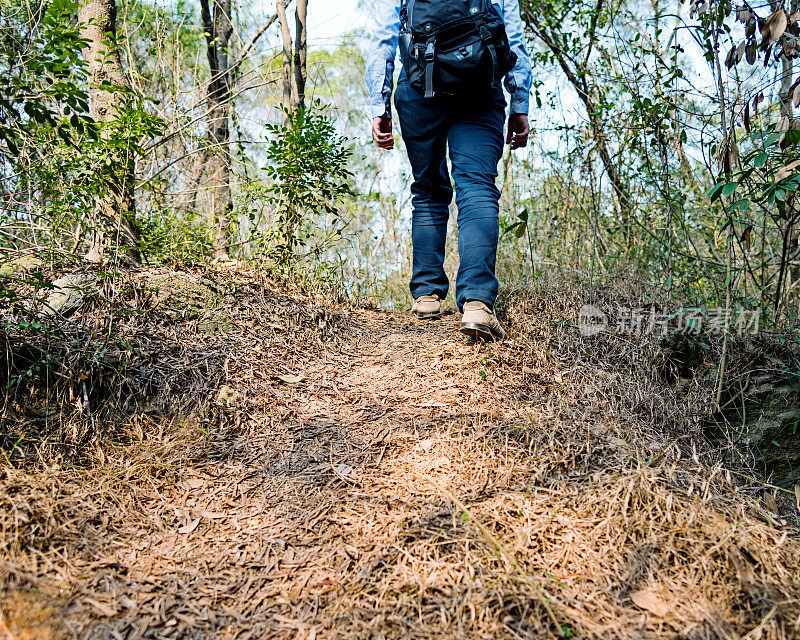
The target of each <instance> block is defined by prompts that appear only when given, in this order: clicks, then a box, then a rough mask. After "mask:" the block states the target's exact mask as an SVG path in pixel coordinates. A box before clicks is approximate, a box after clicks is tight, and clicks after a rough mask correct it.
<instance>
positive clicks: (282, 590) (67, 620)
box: [0, 269, 800, 640]
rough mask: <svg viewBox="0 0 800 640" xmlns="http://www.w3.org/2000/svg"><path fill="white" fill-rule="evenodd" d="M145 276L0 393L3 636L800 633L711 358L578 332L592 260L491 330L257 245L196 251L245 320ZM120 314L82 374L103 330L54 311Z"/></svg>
mask: <svg viewBox="0 0 800 640" xmlns="http://www.w3.org/2000/svg"><path fill="white" fill-rule="evenodd" d="M144 275H145V274H143V272H132V273H129V274H124V275H122V276H121V277H120V278H118V279H115V280H114V281H113V283H107V284H105V285H103V286H102V287H99V288H98V291H97V295H95V296H94V297H89V298H87V302H86V303H85V304H84V306H83V307H82V308H81V309H79V310H77V311H76V312H75V314H74V315H72V316H71V317H70V319H69V322H70V323H71V324H70V326H71V327H73V328H74V330H73V331H71V332H70V333H69V334H67V332H64V334H63V335H60V336H55V335H51V336H50V337H47V338H46V340H50V341H51V342H49V343H46V340H45V338H41V339H40V342H39V343H38V346H37V345H34V346H35V348H36V349H39V352H40V353H45V352H47V353H55V352H57V349H62V350H63V351H61V352H58V353H62V354H63V355H64V357H63V358H59V359H57V361H58V364H57V365H53V368H52V370H53V371H54V372H56V373H57V375H56V373H53V374H51V377H50V378H42V377H39V378H35V377H32V378H31V379H30V380H28V381H26V382H24V383H22V384H20V385H19V386H17V387H16V388H15V393H14V394H11V395H10V397H9V399H8V402H7V404H6V409H5V413H4V416H3V429H4V433H5V434H11V433H12V432H13V433H14V434H15V435H14V436H13V438H12V437H7V438H6V446H5V447H4V449H5V451H6V456H7V457H8V460H7V463H6V464H5V465H4V468H3V471H2V476H0V532H2V534H1V535H2V538H0V570H1V571H2V574H1V575H2V587H3V593H4V597H3V599H2V600H0V610H2V612H3V618H2V621H3V624H5V625H6V626H7V627H8V629H11V625H14V629H16V630H15V631H8V632H6V630H5V629H4V628H3V627H2V626H0V632H6V633H10V634H12V635H11V636H10V637H14V638H17V637H35V638H40V637H41V638H48V637H52V638H70V637H75V636H77V637H80V638H110V637H122V638H131V639H132V638H146V637H159V638H209V637H215V638H287V639H288V638H303V639H306V640H311V639H312V638H313V639H316V638H420V639H421V638H425V639H429V638H470V639H473V638H546V637H556V636H558V635H559V634H561V635H570V634H571V635H572V636H573V637H577V638H603V639H606V638H618V639H621V640H622V639H626V640H627V639H631V640H633V639H635V640H640V639H642V638H654V639H655V638H658V639H661V638H691V639H697V640H699V639H705V638H708V639H711V638H714V639H716V638H724V639H729V638H731V639H732V638H748V640H756V639H759V638H775V639H783V638H786V639H789V638H795V637H798V635H800V599H799V598H800V585H799V584H798V578H797V576H798V575H800V544H798V541H797V537H796V532H795V530H794V529H793V528H791V527H790V526H788V525H786V524H785V523H784V522H783V521H782V519H781V517H780V514H778V513H775V512H772V511H770V510H769V509H767V508H765V507H764V506H762V505H761V504H759V502H758V501H757V500H756V499H754V498H755V497H756V496H755V494H754V491H753V486H752V485H748V486H745V485H742V484H741V483H739V482H737V481H735V478H734V477H732V475H731V474H730V473H729V472H728V471H727V470H726V469H725V468H724V467H723V466H722V465H721V464H720V462H721V458H720V455H719V452H718V451H716V450H714V448H713V447H711V446H709V445H708V444H706V442H705V440H704V438H703V437H702V426H703V424H704V423H705V421H706V420H707V419H708V418H709V417H710V416H711V413H712V409H711V405H712V403H711V401H710V398H711V397H713V393H714V383H713V379H711V378H710V377H708V376H704V375H702V374H701V375H697V376H696V377H694V378H691V379H681V380H680V381H679V382H675V380H674V377H673V378H671V377H670V376H665V375H664V365H663V363H662V364H658V363H659V360H658V353H659V350H658V341H657V340H655V339H649V338H636V339H633V338H631V339H628V338H625V339H623V338H621V337H615V336H608V337H598V338H592V339H584V338H581V337H580V336H579V335H578V332H577V329H576V327H575V324H574V323H575V314H576V312H577V309H578V308H579V307H580V305H581V304H582V303H583V302H584V301H585V298H584V296H585V295H587V294H586V292H585V290H584V289H583V288H582V287H581V285H580V284H579V283H572V284H571V286H570V287H564V284H563V283H560V284H559V285H558V287H557V288H553V287H551V286H550V285H541V287H540V288H539V289H538V290H536V291H526V292H524V293H522V292H516V293H512V294H511V295H510V297H509V303H508V305H507V310H506V316H507V321H508V323H509V324H510V326H511V328H512V331H513V334H512V339H511V340H509V341H507V342H505V343H502V344H498V345H481V344H470V343H466V342H464V341H463V340H462V338H461V337H460V336H458V335H457V334H456V332H455V327H456V324H455V322H454V319H453V318H452V317H451V318H445V319H444V320H443V321H441V322H435V323H427V324H423V323H419V322H417V321H415V320H413V319H410V318H408V317H406V316H405V315H401V314H386V313H380V312H376V311H366V310H359V309H353V308H350V309H341V308H332V307H327V306H326V305H325V304H322V303H320V302H319V301H316V302H315V301H314V300H313V299H310V298H305V299H300V297H296V298H293V297H290V296H287V295H285V294H282V293H277V292H275V291H274V289H273V288H272V287H271V286H270V285H269V284H268V283H266V282H265V281H264V280H263V279H262V278H261V277H260V276H258V275H257V274H255V273H250V272H247V271H245V270H241V269H240V270H230V271H228V272H224V271H218V272H215V273H206V274H203V277H204V278H210V279H212V280H213V281H214V282H216V283H218V285H219V287H220V288H221V290H222V299H223V300H224V305H225V306H224V312H225V315H226V316H227V317H228V318H229V320H230V321H231V323H230V324H228V325H224V326H222V327H217V328H216V329H214V330H208V326H207V325H205V324H203V320H204V318H203V314H198V315H195V316H194V317H191V318H187V317H182V316H181V314H176V313H167V312H164V311H163V310H162V311H158V309H154V308H153V304H154V302H153V300H154V298H153V296H152V295H151V294H147V292H146V287H145V288H142V287H141V286H140V285H139V284H137V283H141V281H142V278H143V277H144ZM565 291H567V292H568V293H565ZM622 293H623V292H620V291H612V290H609V291H606V292H605V293H603V292H595V295H596V296H601V297H602V296H607V297H608V298H609V299H611V298H615V299H617V298H618V297H619V296H620V295H622ZM625 295H630V294H625ZM112 309H117V310H118V311H119V310H120V309H128V310H129V312H126V313H124V314H120V313H111V310H112ZM138 310H141V311H142V313H140V312H138ZM109 319H111V320H109ZM109 322H112V324H113V332H112V333H113V339H109V340H108V342H107V347H108V350H107V351H106V352H105V353H104V356H103V358H104V359H103V360H102V366H99V365H98V367H99V368H98V369H97V370H93V371H94V372H93V373H92V374H91V375H89V376H87V377H86V378H85V379H83V380H81V379H80V376H75V375H73V374H70V373H69V372H70V371H71V370H73V368H75V367H77V364H76V363H84V362H91V361H92V359H91V358H88V357H87V356H86V354H90V353H96V351H95V350H93V349H94V348H92V349H87V348H86V347H85V346H84V349H83V351H82V353H84V356H82V358H83V360H70V359H69V354H72V353H74V349H67V347H66V346H65V345H66V343H65V340H67V337H66V336H67V335H68V336H69V340H80V339H84V340H85V342H84V343H83V344H84V345H87V344H90V342H88V341H86V336H92V335H95V334H97V332H98V328H102V327H105V326H108V323H109ZM214 326H216V325H214ZM101 333H102V332H101ZM81 336H83V338H81ZM15 340H16V341H17V342H15ZM20 340H21V336H16V337H15V336H10V337H8V338H7V341H8V344H9V345H14V344H19V341H20ZM43 341H44V342H43ZM91 344H94V343H91ZM48 345H49V346H48ZM125 345H129V346H132V347H133V349H132V350H131V349H128V350H127V351H126V347H125ZM746 352H747V349H746V348H745V347H744V346H742V347H741V349H740V350H739V351H737V349H734V358H733V367H734V369H733V370H734V371H735V367H736V366H737V363H741V362H744V361H745V360H746V358H744V357H742V358H739V359H737V357H738V356H737V355H736V354H737V353H746ZM7 353H8V354H9V357H7V360H8V363H7V364H8V366H7V370H9V371H12V370H16V369H15V366H16V365H14V364H13V362H14V357H15V354H16V353H18V351H15V350H14V349H11V348H9V349H8V350H7ZM126 354H127V355H126ZM751 355H752V354H751ZM27 357H28V360H29V361H30V359H31V358H32V356H30V355H28V356H27ZM712 357H713V353H712V354H711V355H710V356H709V358H712ZM95 360H96V359H95ZM81 366H83V365H81ZM17 369H19V367H17ZM78 369H80V367H78ZM80 370H82V371H86V369H80ZM98 371H99V372H101V373H102V375H101V373H98ZM701 371H702V366H701ZM42 380H49V381H50V382H49V387H46V388H47V389H49V395H48V396H47V398H48V399H47V402H46V403H42V402H41V400H40V401H39V404H37V403H36V402H34V399H35V398H37V397H42V396H37V395H36V394H37V393H39V391H40V390H41V388H42V387H41V382H42ZM37 385H39V386H37ZM84 386H85V387H86V390H87V391H86V395H87V397H88V398H89V401H88V403H86V404H81V402H80V398H81V397H82V395H83V394H82V392H81V391H80V390H81V389H82V388H83V387H84ZM92 389H94V390H95V391H94V392H93V391H92ZM92 393H95V395H94V396H93V395H92ZM42 406H45V408H44V409H42ZM48 407H49V408H48ZM53 407H58V409H59V410H58V412H54V411H53ZM87 407H88V409H87ZM45 410H46V411H49V413H48V414H47V416H49V417H48V418H47V419H45V418H43V417H42V415H43V414H42V413H37V411H40V412H41V411H45ZM46 429H50V430H49V431H48V430H46ZM19 438H21V440H19V442H18V443H17V446H16V447H12V446H10V445H11V444H13V442H16V441H17V439H19ZM76 461H78V462H79V465H78V466H76V464H75V463H76ZM459 505H461V506H459ZM464 507H465V508H464ZM20 601H24V602H35V603H37V604H36V606H37V607H39V608H40V609H34V608H30V611H31V612H32V613H31V615H30V619H29V620H27V621H26V620H25V615H24V614H22V618H21V617H20V615H21V614H20V611H21V610H23V611H24V608H23V609H21V608H20V606H19V604H18V603H19V602H20ZM15 603H16V604H15ZM548 609H550V613H548ZM39 610H40V611H41V612H42V613H41V615H40V614H35V615H34V613H33V612H34V611H39ZM553 618H555V619H556V620H557V621H558V624H557V625H555V624H553ZM26 633H27V634H28V636H26V635H25V634H26ZM46 634H50V635H49V636H48V635H46Z"/></svg>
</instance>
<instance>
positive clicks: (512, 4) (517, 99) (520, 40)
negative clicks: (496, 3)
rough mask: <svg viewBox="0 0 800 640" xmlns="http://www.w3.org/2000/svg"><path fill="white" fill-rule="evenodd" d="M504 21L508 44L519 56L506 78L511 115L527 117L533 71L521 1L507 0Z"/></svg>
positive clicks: (504, 8)
mask: <svg viewBox="0 0 800 640" xmlns="http://www.w3.org/2000/svg"><path fill="white" fill-rule="evenodd" d="M503 21H504V22H505V23H506V33H507V34H508V43H509V44H510V45H511V50H512V51H513V52H514V53H516V54H517V64H516V65H515V66H514V68H513V69H512V70H511V71H510V72H509V73H508V75H507V76H506V78H505V87H506V91H508V93H509V95H510V96H511V113H524V114H526V115H527V113H528V111H529V109H530V104H529V103H530V93H531V85H532V84H533V73H532V71H531V58H530V56H529V55H528V48H527V46H526V45H525V34H524V30H523V26H522V16H521V15H520V10H519V0H505V1H504V2H503Z"/></svg>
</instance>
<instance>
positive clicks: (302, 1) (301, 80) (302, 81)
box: [294, 0, 308, 108]
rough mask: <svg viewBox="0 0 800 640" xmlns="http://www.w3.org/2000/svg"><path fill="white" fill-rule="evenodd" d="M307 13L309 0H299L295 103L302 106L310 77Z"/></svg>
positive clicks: (296, 14)
mask: <svg viewBox="0 0 800 640" xmlns="http://www.w3.org/2000/svg"><path fill="white" fill-rule="evenodd" d="M307 14H308V0H297V10H296V13H295V41H294V46H295V49H294V84H295V91H296V96H295V98H296V102H295V105H296V106H297V107H302V108H304V107H305V106H306V78H307V77H308V68H307V48H308V31H307V28H306V23H307V21H306V16H307Z"/></svg>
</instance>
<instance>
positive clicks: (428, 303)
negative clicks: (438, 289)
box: [411, 293, 442, 320]
mask: <svg viewBox="0 0 800 640" xmlns="http://www.w3.org/2000/svg"><path fill="white" fill-rule="evenodd" d="M411 313H413V314H414V315H415V316H417V318H419V319H420V320H433V319H435V318H440V317H441V315H442V302H441V300H439V296H437V295H436V294H435V293H434V294H433V295H429V296H420V297H419V298H417V299H416V300H415V301H414V306H413V307H411Z"/></svg>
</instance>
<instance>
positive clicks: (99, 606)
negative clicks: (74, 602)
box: [86, 598, 117, 618]
mask: <svg viewBox="0 0 800 640" xmlns="http://www.w3.org/2000/svg"><path fill="white" fill-rule="evenodd" d="M86 602H88V603H89V604H90V605H92V609H94V610H95V611H96V612H97V613H99V614H100V615H101V616H103V617H105V618H110V617H112V616H115V615H117V610H116V609H115V608H114V607H112V606H111V605H108V604H105V603H104V602H99V601H98V600H95V599H94V598H86Z"/></svg>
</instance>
